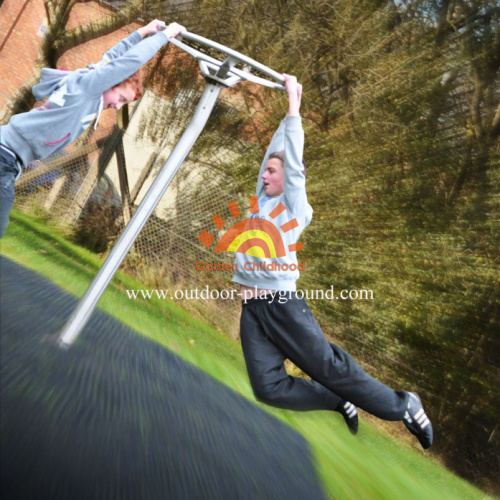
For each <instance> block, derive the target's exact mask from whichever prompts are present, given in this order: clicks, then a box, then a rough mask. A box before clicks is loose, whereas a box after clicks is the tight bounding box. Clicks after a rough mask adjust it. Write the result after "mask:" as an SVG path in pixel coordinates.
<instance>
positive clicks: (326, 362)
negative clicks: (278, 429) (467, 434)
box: [240, 292, 407, 420]
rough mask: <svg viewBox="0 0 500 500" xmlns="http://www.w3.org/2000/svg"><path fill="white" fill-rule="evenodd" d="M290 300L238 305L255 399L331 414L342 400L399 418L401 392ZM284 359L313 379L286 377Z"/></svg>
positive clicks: (303, 304)
mask: <svg viewBox="0 0 500 500" xmlns="http://www.w3.org/2000/svg"><path fill="white" fill-rule="evenodd" d="M291 296H292V298H291V299H289V300H287V302H284V303H279V301H278V298H279V296H278V295H277V296H276V297H275V300H274V301H272V302H271V297H270V296H268V297H267V298H254V299H250V300H248V301H247V302H246V303H245V302H243V310H242V313H241V325H240V335H241V344H242V347H243V353H244V356H245V361H246V365H247V370H248V375H249V377H250V383H251V385H252V389H253V391H254V393H255V396H256V398H257V399H258V400H259V401H262V402H263V403H266V404H269V405H271V406H276V407H279V408H287V409H290V410H301V411H306V410H334V409H335V408H336V407H337V405H338V404H339V402H340V401H341V399H344V400H346V401H350V402H351V403H353V404H355V405H356V406H358V407H359V408H361V409H363V410H365V411H367V412H369V413H371V414H372V415H375V416H377V417H379V418H382V419H384V420H402V419H403V415H404V412H405V409H406V398H407V396H406V394H405V393H404V392H396V391H394V390H392V389H390V388H389V387H387V386H386V385H384V384H382V383H381V382H379V381H378V380H375V379H374V378H372V377H370V376H369V375H367V374H366V373H365V372H364V370H363V369H362V368H361V367H360V366H359V365H358V364H357V363H356V361H354V359H353V358H352V356H350V355H349V354H347V353H346V352H344V351H343V350H342V349H340V347H338V346H336V345H334V344H330V343H328V342H327V340H326V338H325V336H324V335H323V332H322V331H321V328H320V326H319V325H318V323H317V321H316V320H315V319H314V316H313V314H312V312H311V311H310V309H309V307H308V305H307V304H306V302H305V300H303V299H298V298H296V297H295V294H294V293H293V292H292V295H291ZM287 297H288V294H287ZM269 302H271V303H269ZM285 359H289V360H290V361H292V362H293V363H294V364H295V365H296V366H298V367H299V368H300V369H301V370H302V371H304V372H305V373H307V375H309V376H310V377H311V378H312V381H309V380H304V379H301V378H297V377H292V376H290V375H287V373H286V371H285V366H284V361H285Z"/></svg>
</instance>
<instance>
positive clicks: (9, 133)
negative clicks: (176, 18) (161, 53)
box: [0, 20, 185, 237]
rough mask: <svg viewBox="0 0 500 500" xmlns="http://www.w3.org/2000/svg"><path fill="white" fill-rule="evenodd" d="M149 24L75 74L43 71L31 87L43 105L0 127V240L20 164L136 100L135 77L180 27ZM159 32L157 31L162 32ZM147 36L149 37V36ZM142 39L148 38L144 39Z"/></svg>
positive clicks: (139, 84) (55, 148) (60, 146)
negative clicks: (103, 112)
mask: <svg viewBox="0 0 500 500" xmlns="http://www.w3.org/2000/svg"><path fill="white" fill-rule="evenodd" d="M164 28H165V23H164V22H163V21H159V20H154V21H152V22H151V23H149V24H148V25H147V26H143V27H142V28H139V29H138V30H137V31H134V32H133V33H131V34H130V35H129V36H128V37H127V38H125V39H123V40H121V41H120V42H118V44H116V45H115V46H114V47H113V48H112V49H110V50H108V51H107V52H106V53H105V54H104V56H103V59H102V60H101V61H100V62H99V63H97V64H96V65H89V66H88V67H87V68H82V69H78V70H76V71H63V70H57V69H52V68H44V69H42V74H41V77H40V81H39V83H38V84H37V85H35V86H34V87H33V95H34V96H35V97H36V98H37V100H41V99H44V98H45V97H47V96H48V99H47V101H46V102H45V103H44V104H43V105H42V106H39V107H37V108H34V109H32V110H31V111H29V112H27V113H20V114H18V115H15V116H13V117H12V118H11V119H10V121H9V122H8V123H7V124H6V125H4V126H2V127H0V183H1V186H0V187H1V191H0V237H1V236H2V235H3V234H4V233H5V230H6V229H7V225H8V222H9V214H10V211H11V209H12V205H13V202H14V183H15V181H16V180H17V179H18V178H19V176H20V174H21V165H28V164H29V163H30V162H32V161H33V160H43V159H45V158H48V157H49V156H52V155H54V154H55V153H57V152H59V151H61V150H62V149H63V148H65V147H66V146H67V145H69V144H71V143H72V142H73V141H75V140H76V139H77V138H78V137H79V136H80V135H81V134H82V133H83V132H84V131H85V130H86V129H87V128H88V127H89V125H90V124H91V123H92V122H93V121H94V119H95V127H97V123H98V121H99V118H100V116H101V112H102V111H103V109H117V110H118V109H120V108H121V107H122V106H123V105H124V104H127V103H130V102H133V101H134V100H136V99H137V98H138V96H140V93H141V91H142V82H141V78H140V74H139V73H138V71H139V69H140V68H141V66H142V65H144V64H145V63H147V62H148V61H149V60H150V59H151V58H152V57H153V56H154V55H155V54H156V53H157V52H158V50H159V49H161V47H163V45H165V44H166V43H167V42H168V39H169V38H171V37H176V36H178V35H179V34H180V33H182V32H183V31H185V28H184V27H183V26H180V25H179V24H177V23H171V24H169V25H168V26H167V28H166V29H164ZM163 29H164V31H161V30H163ZM148 35H152V36H148ZM145 37H147V38H145Z"/></svg>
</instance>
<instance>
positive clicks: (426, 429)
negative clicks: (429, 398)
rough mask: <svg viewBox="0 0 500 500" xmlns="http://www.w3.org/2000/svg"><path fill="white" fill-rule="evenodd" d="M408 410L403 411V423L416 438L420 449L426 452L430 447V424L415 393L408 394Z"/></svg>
mask: <svg viewBox="0 0 500 500" xmlns="http://www.w3.org/2000/svg"><path fill="white" fill-rule="evenodd" d="M407 394H408V408H407V410H406V411H405V414H404V417H403V422H404V423H405V425H406V427H407V428H408V430H409V431H410V432H411V433H412V434H413V435H414V436H417V439H418V440H419V442H420V444H421V445H422V448H424V450H426V449H427V448H430V447H431V445H432V424H431V421H430V420H429V417H427V415H426V414H425V412H424V408H423V407H422V402H421V401H420V398H419V397H418V394H417V393H415V392H408V393H407Z"/></svg>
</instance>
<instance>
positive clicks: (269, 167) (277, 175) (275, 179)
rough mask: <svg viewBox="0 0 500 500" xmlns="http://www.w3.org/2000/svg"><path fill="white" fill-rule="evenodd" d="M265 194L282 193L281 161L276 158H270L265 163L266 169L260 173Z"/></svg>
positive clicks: (274, 194)
mask: <svg viewBox="0 0 500 500" xmlns="http://www.w3.org/2000/svg"><path fill="white" fill-rule="evenodd" d="M262 180H263V181H264V191H265V193H266V196H279V195H280V194H282V193H283V162H282V161H281V160H280V159H278V158H271V159H270V160H268V161H267V163H266V170H265V172H264V173H263V174H262Z"/></svg>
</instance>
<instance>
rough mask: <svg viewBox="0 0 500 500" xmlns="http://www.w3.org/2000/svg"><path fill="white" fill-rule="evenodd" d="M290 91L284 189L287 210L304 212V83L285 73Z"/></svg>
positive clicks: (287, 89) (288, 90)
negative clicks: (301, 104)
mask: <svg viewBox="0 0 500 500" xmlns="http://www.w3.org/2000/svg"><path fill="white" fill-rule="evenodd" d="M283 76H284V78H285V90H286V91H287V93H288V114H287V116H286V118H285V124H286V126H285V147H284V149H285V163H284V165H283V167H284V175H283V191H284V195H285V205H286V208H287V210H289V211H290V212H291V213H293V212H304V211H305V209H306V206H307V194H306V177H305V174H304V165H303V163H302V159H303V157H304V130H303V129H302V119H301V117H300V103H301V100H302V85H301V84H300V83H298V82H297V78H295V77H294V76H290V75H283Z"/></svg>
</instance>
